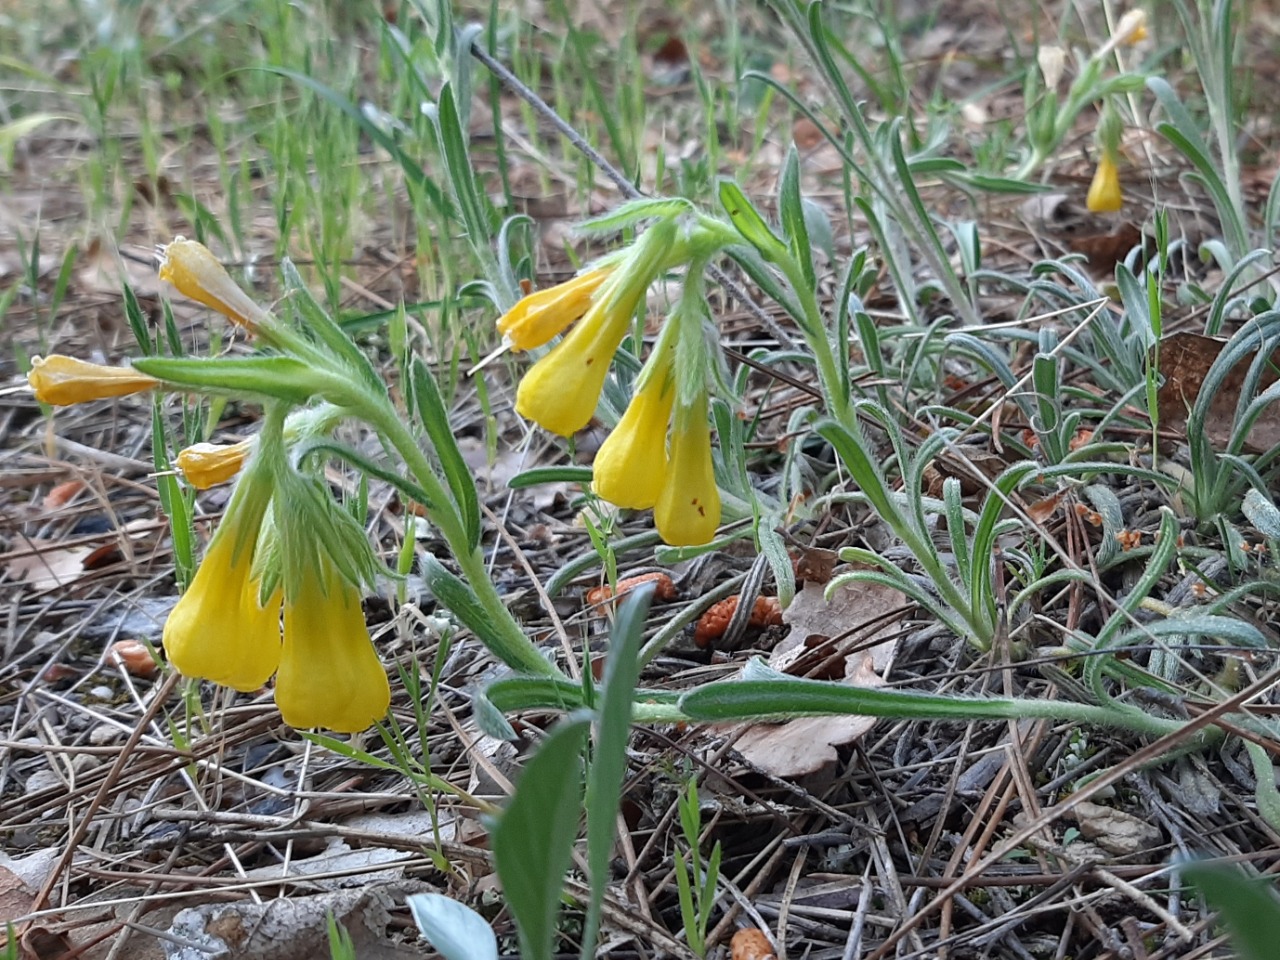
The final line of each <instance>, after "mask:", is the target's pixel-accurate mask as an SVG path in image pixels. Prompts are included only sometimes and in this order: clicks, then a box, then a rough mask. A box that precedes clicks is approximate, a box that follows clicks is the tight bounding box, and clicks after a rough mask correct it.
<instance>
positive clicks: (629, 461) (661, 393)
mask: <svg viewBox="0 0 1280 960" xmlns="http://www.w3.org/2000/svg"><path fill="white" fill-rule="evenodd" d="M673 353H674V351H673V350H672V349H671V348H661V353H660V354H657V355H655V357H654V360H653V363H654V366H653V368H652V370H650V371H647V374H648V375H647V379H645V380H644V382H643V383H641V385H640V386H639V388H638V389H637V390H636V394H635V396H634V397H632V399H631V403H629V404H628V405H627V409H626V412H625V413H623V415H622V419H621V420H619V421H618V425H617V426H616V427H615V428H614V429H613V432H612V433H611V434H609V436H608V437H607V438H605V441H604V443H603V444H602V445H601V446H600V450H599V451H598V452H597V453H596V459H595V465H594V468H593V470H592V476H591V486H592V489H594V490H595V492H596V495H597V496H599V497H601V498H603V499H605V500H608V501H609V502H610V503H612V504H614V505H615V506H619V507H626V508H628V509H631V510H647V509H648V508H649V507H652V506H653V505H654V504H655V503H657V502H658V496H659V494H660V493H661V492H662V489H663V486H664V485H665V484H666V481H667V474H668V468H669V461H668V458H667V425H668V423H669V422H670V420H671V406H672V404H673V403H674V401H675V396H676V385H675V382H674V380H673V378H672V376H671V373H672V370H671V367H672V355H673Z"/></svg>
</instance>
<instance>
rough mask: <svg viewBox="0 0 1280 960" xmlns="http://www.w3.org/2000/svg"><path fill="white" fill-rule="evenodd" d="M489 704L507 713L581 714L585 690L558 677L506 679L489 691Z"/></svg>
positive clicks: (488, 687)
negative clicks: (546, 712) (579, 710)
mask: <svg viewBox="0 0 1280 960" xmlns="http://www.w3.org/2000/svg"><path fill="white" fill-rule="evenodd" d="M484 695H485V697H486V698H487V699H488V701H489V702H490V703H491V704H493V706H494V707H496V708H497V709H498V710H500V711H502V712H503V713H513V712H515V711H517V710H563V711H565V712H568V711H570V710H577V709H579V708H580V707H582V706H583V705H584V703H585V701H584V700H583V697H582V687H581V686H580V685H579V684H577V683H574V682H573V681H571V680H557V679H555V678H554V677H505V678H503V679H502V680H495V681H494V682H493V683H491V684H489V685H488V686H487V687H485V690H484Z"/></svg>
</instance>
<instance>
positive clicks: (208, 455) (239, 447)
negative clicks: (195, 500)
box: [176, 438, 254, 490]
mask: <svg viewBox="0 0 1280 960" xmlns="http://www.w3.org/2000/svg"><path fill="white" fill-rule="evenodd" d="M253 447H254V441H253V439H252V438H250V439H248V440H241V441H240V442H239V443H193V444H192V445H191V446H189V447H187V448H186V449H185V450H182V451H181V452H179V454H178V457H177V460H176V463H177V467H178V469H179V470H181V471H182V475H183V477H185V478H186V481H187V483H189V484H191V485H192V486H193V487H195V488H196V489H197V490H208V489H209V488H210V487H214V486H217V485H218V484H220V483H226V482H227V481H228V480H230V479H231V478H232V477H234V476H235V475H236V474H237V473H239V472H240V469H241V468H242V467H243V466H244V462H245V459H246V458H247V457H248V456H249V454H250V452H252V450H253Z"/></svg>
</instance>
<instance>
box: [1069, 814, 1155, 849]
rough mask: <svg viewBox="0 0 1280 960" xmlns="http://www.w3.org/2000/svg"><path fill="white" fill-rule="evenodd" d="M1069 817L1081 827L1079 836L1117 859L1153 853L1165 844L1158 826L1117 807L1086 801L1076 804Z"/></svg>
mask: <svg viewBox="0 0 1280 960" xmlns="http://www.w3.org/2000/svg"><path fill="white" fill-rule="evenodd" d="M1069 815H1070V816H1072V817H1074V818H1075V820H1076V822H1077V823H1079V824H1080V833H1081V834H1083V835H1084V838H1085V839H1086V840H1092V841H1093V842H1094V843H1096V844H1097V845H1098V846H1099V847H1101V848H1102V849H1103V850H1105V851H1107V853H1110V854H1114V855H1115V856H1117V857H1134V856H1138V855H1140V854H1142V853H1143V852H1144V851H1148V852H1154V851H1155V850H1156V848H1158V847H1159V846H1160V844H1161V843H1163V842H1164V835H1163V834H1162V833H1161V832H1160V828H1159V827H1155V826H1152V825H1151V824H1149V823H1147V821H1145V820H1142V819H1140V818H1138V817H1135V816H1134V815H1133V814H1131V813H1126V812H1125V811H1123V810H1117V809H1116V808H1115V807H1108V806H1104V805H1103V804H1100V803H1089V802H1087V801H1086V802H1084V803H1077V804H1076V805H1075V807H1074V808H1072V810H1071V812H1070V814H1069Z"/></svg>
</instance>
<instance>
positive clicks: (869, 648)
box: [730, 583, 907, 778]
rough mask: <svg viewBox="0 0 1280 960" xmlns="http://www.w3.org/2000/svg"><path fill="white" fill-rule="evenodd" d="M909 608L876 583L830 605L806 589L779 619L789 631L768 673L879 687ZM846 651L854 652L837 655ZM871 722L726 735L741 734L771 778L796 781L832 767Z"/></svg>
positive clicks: (752, 758)
mask: <svg viewBox="0 0 1280 960" xmlns="http://www.w3.org/2000/svg"><path fill="white" fill-rule="evenodd" d="M906 609H907V599H906V597H905V596H903V595H902V594H901V593H900V592H899V591H897V590H894V589H893V588H891V587H886V586H882V585H880V584H875V583H850V584H845V585H844V586H842V587H841V588H840V589H838V590H836V591H835V592H834V593H833V594H832V595H831V597H830V599H829V600H828V598H827V596H826V590H825V588H823V587H822V586H820V585H818V584H805V587H804V589H803V590H801V591H800V592H799V593H798V594H797V595H796V599H795V600H794V601H793V602H792V604H791V606H790V607H788V608H787V609H786V611H785V612H784V613H783V620H784V622H786V623H787V624H790V626H791V632H790V633H789V634H788V635H787V637H786V638H785V639H784V640H783V641H782V642H781V643H779V644H778V646H777V647H776V648H775V649H774V651H773V655H772V656H770V658H769V666H771V667H773V669H775V670H778V671H780V672H783V673H792V674H795V675H796V676H816V677H822V678H825V679H834V680H836V681H837V682H843V683H846V684H850V685H852V686H860V687H878V686H882V685H883V684H884V673H885V672H886V671H887V670H888V668H889V663H890V661H891V660H892V658H893V651H894V649H895V648H896V646H897V642H896V639H893V638H891V637H890V635H891V634H893V633H894V632H895V631H896V630H897V625H898V621H899V620H900V619H901V618H902V614H903V612H904V611H905V610H906ZM881 638H884V639H881ZM849 646H852V647H853V648H854V652H852V653H849V654H847V655H842V654H840V653H839V652H838V651H839V649H840V648H841V647H849ZM875 723H876V719H875V718H874V717H855V716H838V717H801V718H798V719H796V720H789V721H787V722H786V723H756V724H746V725H733V726H732V727H731V728H730V729H731V730H733V731H737V730H739V729H740V727H745V729H742V732H741V734H740V735H739V737H738V739H737V741H736V742H735V744H734V746H735V749H737V751H738V752H739V753H740V754H741V755H742V757H743V759H745V760H746V761H747V762H748V763H750V764H751V765H752V766H754V767H757V768H758V769H760V770H764V771H766V772H767V773H770V774H772V775H774V776H775V777H787V778H796V777H804V776H809V775H811V774H815V773H817V772H818V771H820V770H822V769H823V768H825V767H828V766H830V765H832V764H834V763H835V762H836V759H837V749H838V748H839V747H842V746H846V745H848V744H850V743H852V742H853V741H854V740H857V739H858V738H859V737H861V736H862V735H863V734H865V733H866V732H867V731H868V730H870V729H871V728H872V727H873V726H875Z"/></svg>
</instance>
